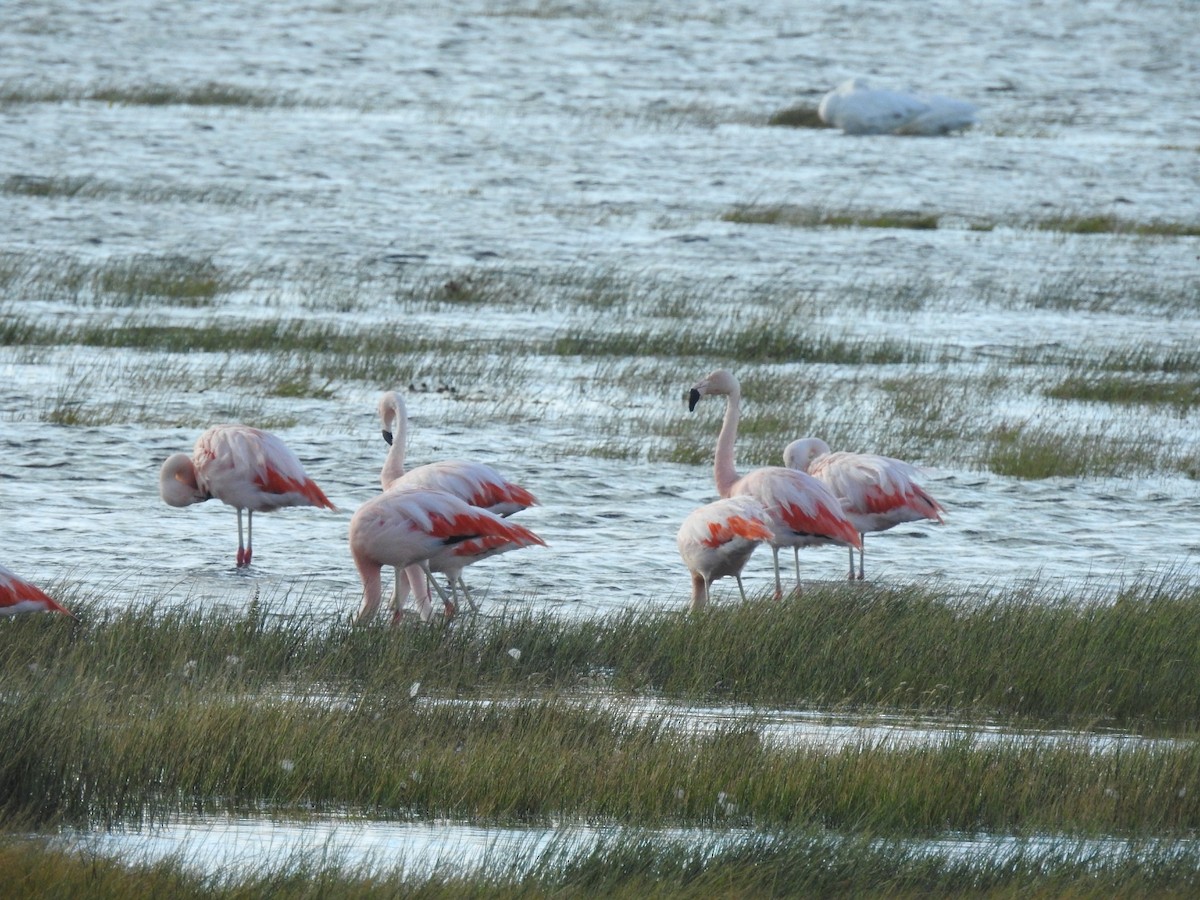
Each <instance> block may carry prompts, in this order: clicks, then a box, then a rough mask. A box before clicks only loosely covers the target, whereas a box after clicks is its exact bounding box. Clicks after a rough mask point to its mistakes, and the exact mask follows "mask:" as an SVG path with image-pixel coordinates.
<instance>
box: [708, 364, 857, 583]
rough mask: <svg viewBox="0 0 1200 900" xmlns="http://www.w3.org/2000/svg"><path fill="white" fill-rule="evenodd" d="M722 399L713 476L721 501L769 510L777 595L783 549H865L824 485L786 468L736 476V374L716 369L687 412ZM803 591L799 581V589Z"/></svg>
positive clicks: (738, 395) (738, 406) (738, 389)
mask: <svg viewBox="0 0 1200 900" xmlns="http://www.w3.org/2000/svg"><path fill="white" fill-rule="evenodd" d="M710 395H717V396H720V395H724V396H725V397H726V403H725V418H724V420H723V421H722V423H721V433H720V434H719V435H718V436H717V449H716V454H715V456H714V460H713V476H714V477H715V479H716V483H717V493H718V494H720V495H721V496H722V497H735V496H738V495H741V494H749V495H750V496H751V497H754V498H755V499H756V500H757V501H758V502H759V503H761V504H762V505H763V508H764V509H765V510H766V511H767V516H768V517H769V518H770V525H771V531H772V532H773V533H774V538H773V539H772V540H771V541H769V542H768V543H770V545H771V556H772V558H773V560H774V564H775V596H776V598H777V599H778V598H781V597H782V596H783V583H782V581H781V579H780V576H779V548H780V547H807V546H811V545H813V544H815V543H824V542H828V541H832V542H834V543H838V544H845V545H847V546H850V547H861V546H862V538H860V537H859V534H858V531H857V529H855V527H854V525H853V524H852V523H851V522H850V520H849V519H848V518H846V514H845V513H844V512H842V507H841V504H840V503H838V500H837V498H836V497H834V496H833V494H831V493H830V492H829V490H828V489H827V488H826V487H825V485H823V484H821V482H819V481H817V479H815V478H813V477H812V476H811V475H809V474H807V473H805V472H799V471H797V470H795V469H789V468H787V467H785V466H764V467H762V468H759V469H754V470H752V471H750V472H749V473H747V474H746V475H744V476H742V477H741V478H739V477H738V474H737V469H736V467H735V465H734V453H733V446H734V443H735V442H736V440H737V428H738V420H739V419H740V417H741V400H742V389H741V385H739V384H738V380H737V379H736V378H734V377H733V374H732V373H731V372H729V371H727V370H725V369H717V370H716V371H715V372H712V373H711V374H709V375H708V376H707V377H705V378H703V379H701V380H700V381H698V382H696V384H695V385H694V386H693V387H692V389H691V391H690V392H689V394H688V409H689V410H693V411H694V410H695V409H696V404H697V403H699V402H700V398H701V397H707V396H710ZM799 587H800V582H799V579H797V581H796V588H797V590H798V589H799Z"/></svg>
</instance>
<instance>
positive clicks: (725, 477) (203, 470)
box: [0, 369, 944, 624]
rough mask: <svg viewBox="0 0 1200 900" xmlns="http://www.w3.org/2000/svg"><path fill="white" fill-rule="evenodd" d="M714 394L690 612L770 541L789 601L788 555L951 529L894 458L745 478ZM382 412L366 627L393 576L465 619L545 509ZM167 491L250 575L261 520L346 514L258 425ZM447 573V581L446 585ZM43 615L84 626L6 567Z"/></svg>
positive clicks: (216, 447) (358, 515) (392, 399)
mask: <svg viewBox="0 0 1200 900" xmlns="http://www.w3.org/2000/svg"><path fill="white" fill-rule="evenodd" d="M710 395H711V396H724V397H725V398H726V406H725V417H724V420H723V422H722V424H721V432H720V435H719V436H718V437H717V447H716V455H715V462H714V466H713V473H714V475H715V477H716V487H717V493H718V494H720V496H721V497H722V498H723V499H720V500H717V501H715V502H713V503H709V504H707V505H705V506H702V507H700V508H699V509H697V510H695V511H694V512H692V513H691V514H690V515H688V516H687V518H686V519H685V520H684V522H683V525H682V526H681V527H680V529H679V534H678V545H679V553H680V556H682V558H683V561H684V563H685V564H686V565H687V568H688V570H689V571H690V573H691V582H692V594H691V608H692V609H700V608H702V607H703V606H704V605H705V604H706V603H707V602H708V596H709V591H710V589H711V587H712V583H713V582H714V581H716V580H717V579H718V578H723V577H726V576H733V577H734V578H736V579H737V583H738V589H739V590H740V591H741V594H742V598H743V599H745V596H746V592H745V589H744V588H743V587H742V578H741V573H742V569H743V568H744V567H745V565H746V562H747V561H748V560H749V559H750V556H751V554H752V553H753V552H754V551H755V549H757V547H758V546H759V545H760V544H763V543H765V544H767V545H768V546H770V548H771V552H772V555H773V557H774V563H775V595H776V597H777V598H778V597H782V595H783V584H782V580H781V577H780V572H779V549H780V548H781V547H791V548H792V549H793V553H794V555H795V558H796V580H797V585H799V580H800V563H799V550H800V548H801V547H809V546H816V545H824V544H838V545H842V546H845V547H848V548H849V553H850V573H849V577H850V578H851V579H854V578H855V577H857V578H859V579H861V578H862V577H863V535H864V534H865V533H866V532H874V531H884V530H886V529H888V528H891V527H893V526H895V525H899V524H901V523H902V522H913V521H917V520H920V519H931V520H935V521H937V522H941V521H942V516H941V514H942V512H944V510H943V509H942V507H941V506H940V505H939V504H938V502H937V501H936V500H934V499H933V498H932V497H931V496H930V495H929V494H928V493H926V492H925V490H923V489H922V488H921V487H920V486H919V485H918V484H917V483H916V481H915V480H914V477H915V476H916V474H917V472H916V469H915V468H914V467H913V466H911V465H909V464H908V463H905V462H901V461H900V460H896V459H891V458H889V457H886V456H876V455H871V454H863V453H847V452H830V450H829V447H828V446H827V445H826V444H825V442H824V441H821V440H819V439H816V438H807V439H802V440H798V441H793V442H792V443H791V444H789V445H788V447H787V449H786V450H785V451H784V463H785V464H784V465H783V466H764V467H762V468H759V469H754V470H753V471H751V472H749V473H747V474H746V475H743V476H741V477H738V474H737V471H736V469H735V467H734V442H735V440H736V438H737V428H738V419H739V417H740V414H741V388H740V386H739V385H738V381H737V379H736V378H735V377H734V376H733V375H732V374H731V373H730V372H728V371H726V370H724V369H718V370H716V371H715V372H712V373H711V374H710V375H708V376H707V377H705V378H703V379H701V380H700V381H699V382H697V383H696V384H695V385H694V386H693V387H692V389H691V391H690V392H689V396H688V408H689V410H695V408H696V404H697V403H699V402H700V400H701V399H702V398H704V397H707V396H710ZM379 414H380V419H381V421H382V425H383V436H384V439H385V440H386V441H387V442H388V443H389V444H390V445H391V449H390V450H389V451H388V456H387V460H386V461H385V462H384V465H383V469H382V471H381V473H380V481H381V482H382V484H383V492H382V493H380V494H379V495H378V496H376V497H374V498H372V499H371V500H368V501H367V502H366V503H364V504H362V506H360V507H359V509H358V510H357V512H355V513H354V516H353V517H352V518H351V520H350V554H351V556H352V557H353V558H354V564H355V566H356V567H357V568H358V573H359V576H360V577H361V579H362V584H363V598H362V605H361V606H360V607H359V610H358V613H357V614H356V615H355V617H354V621H355V622H356V623H357V624H362V623H366V622H369V621H370V620H371V619H373V618H374V616H375V614H376V612H377V610H378V609H379V604H380V601H381V599H382V593H383V585H382V571H383V567H384V566H392V567H394V569H395V572H396V578H395V587H394V590H393V594H392V600H391V611H392V620H393V622H399V621H400V620H401V618H402V617H403V615H404V605H405V602H406V600H407V597H408V594H409V592H410V590H411V592H412V594H413V600H414V605H415V607H416V611H417V612H418V613H419V615H420V617H421V619H422V620H423V621H428V620H429V619H431V618H432V616H433V608H432V604H431V602H430V594H429V586H430V585H432V587H433V589H434V590H435V591H436V592H437V593H438V595H439V597H440V599H441V601H442V603H443V605H444V607H445V616H446V619H449V618H451V617H452V616H454V615H455V613H456V611H457V604H458V596H457V595H458V592H459V591H461V592H462V594H463V597H464V598H465V599H466V600H467V602H468V603H470V604H471V606H472V608H474V607H475V603H474V600H473V599H472V597H471V595H470V593H469V592H468V590H467V586H466V584H465V582H464V581H463V578H462V572H463V569H465V568H466V567H467V566H469V565H471V564H473V563H476V562H479V561H480V560H483V559H486V558H487V557H489V556H494V555H495V554H498V553H505V552H507V551H509V550H515V549H517V548H519V547H528V546H531V545H535V544H543V545H544V543H545V542H544V541H543V540H542V539H541V538H540V537H538V536H537V535H536V534H534V533H533V532H532V531H530V530H529V529H528V528H525V527H523V526H521V525H518V524H515V523H513V522H511V521H509V519H508V516H510V515H512V514H513V513H516V512H520V511H521V510H523V509H526V508H527V507H529V506H533V505H535V504H536V503H537V501H536V499H535V498H534V496H533V495H532V494H531V493H530V492H529V491H527V490H526V489H525V488H523V487H521V486H520V485H517V484H514V483H512V482H510V481H508V480H507V479H505V478H504V477H503V476H502V475H500V473H499V472H497V471H496V470H495V469H493V468H492V467H491V466H489V465H486V464H484V463H481V462H475V461H472V460H447V461H442V462H434V463H429V464H427V465H423V466H418V467H417V468H414V469H410V470H408V471H407V472H406V471H405V469H404V447H405V437H406V428H407V424H406V423H407V412H406V410H405V406H404V400H403V398H402V397H401V396H400V395H399V394H398V393H396V392H394V391H389V392H388V393H386V394H384V395H383V397H382V398H381V399H380V401H379ZM159 490H160V493H161V494H162V498H163V500H164V501H165V502H166V503H167V504H168V505H170V506H190V505H191V504H193V503H203V502H204V501H206V500H211V499H212V498H214V497H215V498H216V499H218V500H220V501H222V502H223V503H226V504H228V505H229V506H232V507H233V508H234V509H236V510H237V519H238V551H237V565H238V566H239V567H244V566H248V565H250V561H251V558H252V555H253V552H254V549H253V523H254V513H255V512H270V511H272V510H276V509H282V508H283V507H288V506H316V507H325V508H327V509H333V508H334V506H333V504H332V503H330V502H329V499H328V498H327V497H326V496H325V494H324V492H323V491H322V490H321V489H320V487H318V486H317V484H316V482H314V481H313V480H312V479H311V478H309V477H308V475H307V474H306V473H305V471H304V467H303V466H302V465H301V464H300V460H299V459H297V458H296V455H295V454H294V453H293V452H292V451H291V450H290V449H289V448H288V447H287V445H285V444H284V443H283V441H281V440H280V439H279V438H278V437H276V436H275V435H273V434H270V433H269V432H266V431H261V430H259V429H257V428H251V427H249V426H247V425H214V426H213V427H211V428H209V429H208V430H207V431H205V432H204V433H203V434H202V435H200V437H199V438H198V439H197V441H196V444H195V447H193V449H192V453H191V455H190V456H188V455H187V454H184V453H176V454H174V455H173V456H171V457H169V458H168V459H167V460H166V461H165V462H164V463H163V465H162V469H161V471H160V473H159ZM243 510H245V511H246V523H245V526H246V527H245V531H244V532H243V529H242V511H243ZM856 548H857V549H858V551H859V558H858V571H857V576H856V572H855V566H854V550H855V549H856ZM435 574H440V575H442V576H444V577H445V580H446V589H443V588H442V586H441V585H439V584H438V581H437V579H436V578H435V577H434V576H435ZM447 590H448V591H449V593H447ZM38 611H51V612H57V613H62V614H64V615H67V616H72V614H71V613H70V612H69V611H68V610H67V609H66V608H64V607H63V606H62V605H61V604H59V603H58V602H56V601H55V600H53V599H52V598H50V597H49V596H47V595H46V594H45V593H44V592H43V591H41V590H39V589H38V588H37V587H35V586H34V585H32V584H30V583H29V582H28V581H25V580H24V579H22V578H20V577H18V576H17V575H15V574H14V573H13V572H11V571H9V570H8V569H6V568H5V567H4V566H0V614H2V615H15V614H18V613H23V612H38ZM72 618H74V616H72Z"/></svg>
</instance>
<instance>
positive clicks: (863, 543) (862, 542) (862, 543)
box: [850, 531, 867, 581]
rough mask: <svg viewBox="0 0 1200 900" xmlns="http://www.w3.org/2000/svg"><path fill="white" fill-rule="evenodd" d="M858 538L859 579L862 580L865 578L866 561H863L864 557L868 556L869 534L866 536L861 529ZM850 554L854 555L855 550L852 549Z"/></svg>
mask: <svg viewBox="0 0 1200 900" xmlns="http://www.w3.org/2000/svg"><path fill="white" fill-rule="evenodd" d="M858 540H859V545H858V580H859V581H862V580H863V567H864V563H863V557H864V556H866V554H867V536H866V534H864V533H863V532H861V531H860V532H859V533H858ZM850 555H851V556H853V555H854V551H853V550H851V551H850Z"/></svg>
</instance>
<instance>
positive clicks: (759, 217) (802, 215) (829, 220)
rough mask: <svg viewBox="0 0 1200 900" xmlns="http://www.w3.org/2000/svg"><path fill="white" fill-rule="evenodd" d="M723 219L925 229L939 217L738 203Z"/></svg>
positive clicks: (808, 225) (806, 225) (804, 225)
mask: <svg viewBox="0 0 1200 900" xmlns="http://www.w3.org/2000/svg"><path fill="white" fill-rule="evenodd" d="M721 218H722V220H724V221H726V222H737V223H740V224H743V225H785V226H788V227H791V228H820V227H827V228H909V229H915V230H918V231H924V230H931V229H936V228H937V227H938V216H936V215H932V214H929V213H918V212H909V211H906V210H893V211H886V212H852V211H849V210H844V211H830V210H821V209H815V208H811V207H803V206H787V205H773V206H771V205H768V206H753V205H749V206H739V207H737V208H735V209H733V210H731V211H729V212H727V213H725V214H724V215H722V216H721Z"/></svg>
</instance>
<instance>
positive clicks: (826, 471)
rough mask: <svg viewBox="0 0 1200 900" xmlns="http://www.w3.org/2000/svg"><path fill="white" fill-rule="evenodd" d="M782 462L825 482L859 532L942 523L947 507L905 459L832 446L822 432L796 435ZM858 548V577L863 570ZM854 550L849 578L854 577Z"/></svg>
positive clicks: (861, 553)
mask: <svg viewBox="0 0 1200 900" xmlns="http://www.w3.org/2000/svg"><path fill="white" fill-rule="evenodd" d="M783 460H784V463H785V464H786V465H787V466H789V467H791V468H794V469H796V470H797V471H805V472H808V473H809V474H811V475H812V476H813V477H814V478H816V479H818V480H819V481H820V482H822V483H823V484H824V485H825V486H826V487H828V488H829V490H830V491H831V492H832V493H833V494H834V496H836V497H837V498H838V501H839V502H840V503H841V505H842V509H843V510H844V511H845V513H846V516H847V517H848V518H849V519H850V521H851V522H852V523H853V524H854V527H855V528H856V529H857V530H858V532H859V533H860V534H864V535H865V534H866V533H867V532H868V531H886V530H887V529H889V528H894V527H895V526H896V525H900V524H902V523H904V522H916V521H920V520H922V519H930V520H933V521H935V522H937V523H939V524H941V523H942V521H943V520H942V513H944V512H945V510H944V509H943V508H942V505H941V504H940V503H938V502H937V501H936V500H934V499H933V497H931V496H930V495H929V493H928V492H927V491H926V490H925V489H924V488H922V487H921V486H920V485H919V484H917V482H916V480H915V479H916V478H917V476H918V475H919V474H920V473H919V472H918V471H917V469H916V468H915V467H914V466H912V465H911V464H909V463H906V462H904V461H903V460H899V459H893V458H892V457H890V456H879V455H876V454H873V453H848V452H845V451H837V452H830V450H829V445H828V444H826V443H825V442H824V441H822V440H821V439H820V438H802V439H800V440H796V441H792V442H791V443H790V444H788V445H787V447H786V448H785V449H784V451H783ZM863 555H864V554H863V551H862V548H861V547H860V548H859V558H858V576H857V577H858V578H859V579H862V578H863V574H864V563H863ZM854 577H855V573H854V551H853V550H852V551H851V552H850V578H854Z"/></svg>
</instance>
